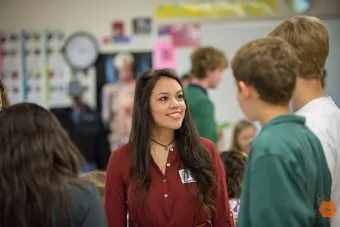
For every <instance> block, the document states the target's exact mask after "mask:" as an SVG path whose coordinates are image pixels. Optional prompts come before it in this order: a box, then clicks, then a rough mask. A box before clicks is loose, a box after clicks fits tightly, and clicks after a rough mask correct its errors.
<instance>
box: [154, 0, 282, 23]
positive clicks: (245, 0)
mask: <svg viewBox="0 0 340 227" xmlns="http://www.w3.org/2000/svg"><path fill="white" fill-rule="evenodd" d="M277 12H278V0H241V1H209V2H206V1H204V2H195V3H180V4H160V5H158V6H156V8H155V10H154V17H155V18H157V19H171V18H174V19H178V18H191V19H193V18H225V17H248V16H274V15H276V14H277Z"/></svg>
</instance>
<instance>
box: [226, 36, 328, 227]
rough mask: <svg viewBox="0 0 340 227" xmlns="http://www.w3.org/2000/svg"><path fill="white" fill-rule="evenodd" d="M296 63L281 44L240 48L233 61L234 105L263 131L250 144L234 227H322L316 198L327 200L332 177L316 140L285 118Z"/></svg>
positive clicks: (298, 121)
mask: <svg viewBox="0 0 340 227" xmlns="http://www.w3.org/2000/svg"><path fill="white" fill-rule="evenodd" d="M299 67H300V62H299V59H298V56H297V55H296V53H295V51H294V49H293V48H292V47H291V46H290V45H289V44H288V43H287V42H285V41H284V40H283V39H281V38H274V37H267V38H262V39H257V40H254V41H252V42H249V43H247V44H245V45H244V46H242V47H241V48H240V49H239V50H238V51H237V53H236V55H235V57H234V58H233V60H232V70H233V74H234V78H235V80H236V85H237V87H238V102H239V104H240V106H241V109H242V111H243V112H244V114H245V115H246V117H247V118H248V119H249V120H250V121H259V122H260V123H261V125H262V126H263V128H262V130H261V132H260V133H259V135H258V136H257V137H256V138H255V139H254V140H253V141H252V144H251V151H250V154H249V160H248V164H247V169H246V174H245V181H244V185H243V191H242V195H241V208H240V213H239V216H238V227H258V226H261V227H273V226H275V227H289V226H294V227H306V226H308V227H325V226H329V222H328V220H327V219H325V218H323V217H322V216H321V214H320V212H319V205H318V204H317V195H318V194H319V193H321V194H322V195H324V196H327V197H329V196H330V191H331V183H332V182H331V175H330V173H329V170H328V167H327V162H326V159H325V155H324V153H323V152H322V146H321V144H320V141H319V140H318V138H317V137H316V136H315V135H314V134H313V133H312V132H311V131H310V130H309V129H308V128H307V127H306V126H305V119H304V118H303V117H300V116H296V115H293V114H290V109H289V101H290V100H291V97H292V95H293V91H294V88H295V85H296V77H297V75H298V72H299Z"/></svg>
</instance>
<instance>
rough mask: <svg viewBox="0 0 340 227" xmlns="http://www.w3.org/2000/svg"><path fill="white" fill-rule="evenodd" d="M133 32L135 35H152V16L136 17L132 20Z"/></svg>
mask: <svg viewBox="0 0 340 227" xmlns="http://www.w3.org/2000/svg"><path fill="white" fill-rule="evenodd" d="M132 27H133V33H134V34H135V35H150V34H151V29H152V19H151V18H135V19H133V20H132Z"/></svg>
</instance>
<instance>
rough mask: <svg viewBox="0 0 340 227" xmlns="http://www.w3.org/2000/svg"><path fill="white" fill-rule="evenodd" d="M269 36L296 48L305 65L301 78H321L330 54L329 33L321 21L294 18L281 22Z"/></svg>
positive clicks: (300, 74)
mask: <svg viewBox="0 0 340 227" xmlns="http://www.w3.org/2000/svg"><path fill="white" fill-rule="evenodd" d="M269 35H270V36H279V37H282V38H283V39H285V40H286V41H287V42H288V43H289V44H290V45H291V46H293V47H294V49H295V50H296V52H297V55H298V57H299V59H300V60H301V62H302V63H303V65H302V66H301V67H300V70H299V75H298V76H299V77H301V78H321V76H322V72H323V69H324V67H325V64H326V60H327V57H328V54H329V33H328V30H327V28H326V26H325V25H324V24H323V23H322V21H321V20H319V19H318V18H316V17H311V16H304V15H299V16H294V17H292V18H290V19H287V20H284V21H283V22H281V24H279V25H278V26H277V27H276V28H275V29H274V30H273V31H271V32H270V33H269Z"/></svg>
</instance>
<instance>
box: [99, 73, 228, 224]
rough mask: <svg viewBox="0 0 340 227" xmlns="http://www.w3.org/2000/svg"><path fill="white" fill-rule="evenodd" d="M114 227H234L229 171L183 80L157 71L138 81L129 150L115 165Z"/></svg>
mask: <svg viewBox="0 0 340 227" xmlns="http://www.w3.org/2000/svg"><path fill="white" fill-rule="evenodd" d="M105 210H106V215H107V218H108V224H109V227H123V226H127V213H128V214H129V217H128V222H129V227H137V226H138V227H205V226H214V227H233V226H234V223H233V217H232V212H231V211H230V209H229V201H228V193H227V189H226V182H225V173H224V168H223V164H222V162H221V159H220V157H219V154H218V152H217V150H216V147H215V145H214V144H213V143H212V142H211V141H209V140H207V139H203V138H200V137H199V135H198V133H197V131H196V128H195V126H194V124H193V121H192V118H191V115H190V112H189V110H188V109H187V108H186V102H185V99H184V94H183V90H182V86H181V83H180V80H179V78H178V77H177V76H176V75H175V73H174V72H172V71H169V70H152V71H148V72H146V73H144V74H142V75H141V76H140V77H139V78H138V81H137V84H136V90H135V100H134V109H133V121H132V130H131V135H130V139H129V143H128V144H126V145H124V146H122V147H120V148H118V149H117V150H115V151H114V152H113V153H112V155H111V158H110V161H109V164H108V168H107V176H106V188H105Z"/></svg>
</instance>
